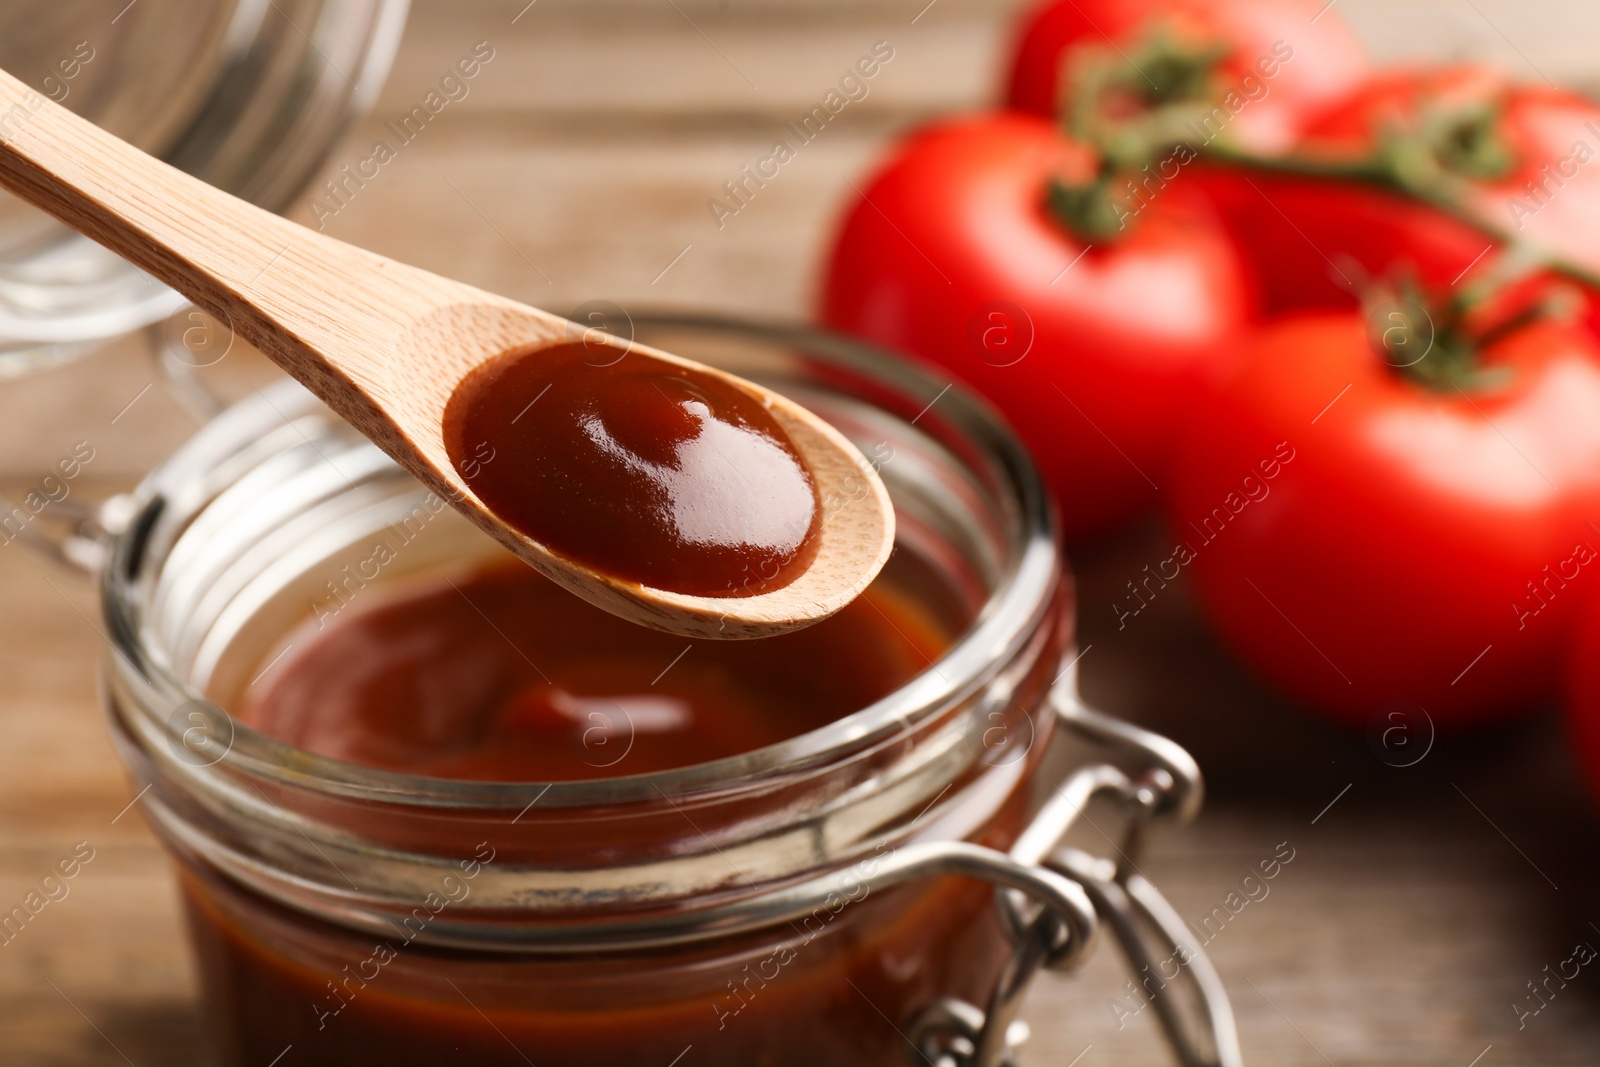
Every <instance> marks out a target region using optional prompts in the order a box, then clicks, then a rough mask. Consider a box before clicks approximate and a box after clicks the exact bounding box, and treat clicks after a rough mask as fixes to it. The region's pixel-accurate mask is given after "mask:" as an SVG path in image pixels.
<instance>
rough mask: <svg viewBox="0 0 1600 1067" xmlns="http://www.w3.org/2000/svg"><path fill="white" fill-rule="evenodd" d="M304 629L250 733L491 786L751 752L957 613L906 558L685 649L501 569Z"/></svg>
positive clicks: (888, 683)
mask: <svg viewBox="0 0 1600 1067" xmlns="http://www.w3.org/2000/svg"><path fill="white" fill-rule="evenodd" d="M378 597H379V598H378V599H374V600H370V601H368V602H367V603H365V604H358V605H353V606H352V607H351V608H350V609H349V610H348V611H347V612H344V613H342V614H340V615H339V616H337V617H336V618H332V619H324V620H321V621H320V623H317V622H313V623H308V624H306V626H305V627H304V628H302V630H300V631H299V632H297V633H295V634H292V635H291V636H290V638H289V639H288V640H287V641H286V642H285V645H284V646H282V647H284V648H286V649H287V651H286V652H285V653H283V658H282V660H281V661H279V662H277V664H276V666H274V667H273V668H272V669H271V671H270V672H269V673H268V674H267V676H266V677H265V678H263V679H262V680H261V681H260V682H259V683H258V684H257V685H255V686H253V687H252V689H251V691H250V693H249V696H248V700H247V702H246V703H245V705H244V706H243V707H241V708H240V716H241V718H242V719H243V720H244V721H245V722H247V723H249V724H250V725H251V726H254V727H255V728H256V729H258V730H261V731H262V732H264V733H266V734H269V735H271V736H273V737H276V738H279V739H280V740H283V741H287V742H289V743H291V744H294V745H297V746H299V747H301V748H304V749H307V750H309V751H311V752H315V753H317V754H319V755H324V756H330V757H333V758H335V759H341V760H346V761H349V762H353V763H359V764H364V765H367V766H371V767H377V768H382V769H385V770H393V771H401V772H406V773H412V774H423V775H432V776H436V777H448V778H465V779H478V780H489V781H531V782H543V781H566V780H577V779H589V778H604V777H614V776H617V775H628V774H643V773H649V772H654V771H661V770H666V769H670V768H674V767H683V766H687V765H690V764H695V763H703V762H707V761H709V760H714V759H720V758H723V757H726V756H733V755H738V754H740V753H743V752H749V751H753V750H755V749H758V748H763V747H765V746H767V745H771V744H776V743H777V742H779V741H783V740H786V739H788V738H791V737H796V736H798V735H800V734H803V733H806V732H808V731H811V730H814V729H817V728H819V727H822V726H825V725H827V724H828V723H830V722H833V721H834V720H835V719H838V718H840V717H841V716H844V715H848V714H850V713H852V712H855V711H858V710H860V709H861V708H864V707H866V706H867V705H869V704H871V703H872V702H873V701H875V700H878V699H879V698H881V697H883V696H885V695H887V694H888V693H890V692H891V691H893V690H894V689H896V688H898V687H899V686H901V685H903V684H904V683H905V682H906V681H908V680H909V679H910V678H911V677H912V676H913V675H915V674H916V673H918V672H919V671H921V670H923V669H924V668H925V667H926V666H927V665H928V663H930V662H931V661H932V660H933V659H935V658H937V657H938V656H939V655H940V653H942V652H943V651H944V650H945V648H946V647H948V645H949V644H950V642H951V640H952V639H953V638H954V636H955V632H956V630H957V628H958V627H959V626H961V625H963V624H964V622H965V617H964V614H963V613H962V611H961V609H960V607H959V606H957V602H956V598H955V594H954V593H953V592H951V591H949V590H948V588H946V587H945V586H944V584H943V581H942V579H940V578H938V577H937V576H936V575H935V574H934V573H933V572H932V570H931V568H930V567H929V566H928V565H927V564H926V563H923V562H921V561H920V559H919V558H918V557H917V556H915V555H913V554H911V553H909V552H906V551H899V552H897V553H896V554H895V555H894V557H892V558H891V560H890V562H889V565H888V566H887V567H886V568H885V570H884V572H883V574H882V575H880V577H879V578H878V580H877V581H875V582H874V583H873V584H872V585H871V586H870V587H868V589H867V591H866V592H865V593H863V594H862V595H861V596H860V597H859V598H858V599H857V600H855V601H854V602H852V603H851V604H849V605H847V606H846V607H845V608H844V609H843V610H842V611H840V612H839V613H838V614H837V615H834V616H833V617H831V618H829V619H826V620H824V621H823V622H821V623H818V624H817V625H816V626H812V627H809V628H807V629H805V630H801V631H797V632H795V633H791V634H785V635H782V636H780V637H773V638H768V639H765V640H761V641H689V640H686V639H685V638H682V637H675V636H671V635H668V634H662V633H657V632H655V631H652V630H646V629H644V628H642V627H639V626H635V625H633V624H632V623H629V622H626V621H624V620H622V619H619V618H617V617H616V616H613V615H610V614H608V613H606V612H604V611H602V610H600V609H599V608H595V607H592V606H591V605H589V604H587V603H585V602H584V601H581V600H579V599H578V598H576V597H574V596H572V595H571V594H569V593H567V592H566V591H564V590H562V589H561V588H559V587H558V586H556V585H555V584H554V583H552V582H551V581H550V580H548V579H546V578H544V577H542V576H541V575H539V574H538V573H537V572H536V571H534V570H533V569H532V568H530V567H527V566H525V565H523V564H521V563H519V562H506V563H503V564H498V565H495V566H492V567H488V568H485V569H483V570H480V571H477V572H475V573H471V574H468V575H461V576H457V577H454V578H427V579H417V580H413V581H410V582H404V583H397V584H396V587H395V588H393V589H391V590H389V591H388V592H387V593H383V594H378Z"/></svg>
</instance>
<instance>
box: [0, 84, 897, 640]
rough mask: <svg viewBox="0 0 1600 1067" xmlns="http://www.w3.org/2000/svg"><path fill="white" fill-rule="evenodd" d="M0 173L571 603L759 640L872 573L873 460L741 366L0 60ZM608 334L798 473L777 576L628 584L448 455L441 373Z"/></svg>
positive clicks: (456, 374)
mask: <svg viewBox="0 0 1600 1067" xmlns="http://www.w3.org/2000/svg"><path fill="white" fill-rule="evenodd" d="M0 186H4V187H5V188H7V189H9V190H10V191H11V192H13V193H15V194H16V195H18V196H19V197H21V198H22V199H24V200H26V201H29V202H30V203H32V204H34V205H35V206H37V207H40V208H42V209H44V210H45V211H48V212H49V213H51V214H53V215H55V216H56V217H57V218H58V219H60V220H61V221H62V222H65V223H66V224H67V225H69V226H72V227H74V228H75V229H78V230H79V231H81V232H82V233H84V234H85V235H87V236H88V237H90V238H92V239H94V240H97V241H99V242H100V243H101V244H103V245H105V246H106V247H108V248H110V249H111V250H112V251H114V252H117V253H118V254H120V255H122V256H123V257H124V258H126V259H128V260H129V261H131V262H132V263H134V264H135V265H136V266H138V267H139V268H141V269H143V270H144V271H146V272H148V273H149V274H151V275H153V276H154V277H156V278H158V279H159V280H161V281H162V282H165V283H166V284H167V285H169V286H171V287H172V288H174V289H176V290H178V291H179V292H181V293H183V294H184V295H185V296H186V297H188V298H189V299H190V300H192V301H194V303H196V304H197V305H199V306H200V307H203V308H205V309H206V310H207V311H209V312H210V313H211V314H213V315H215V316H216V317H217V318H218V319H219V320H221V321H223V322H226V323H228V325H229V326H230V327H231V328H232V329H233V330H234V331H235V332H236V333H237V334H238V335H239V336H240V337H243V338H244V339H245V340H247V341H249V342H250V343H251V344H253V345H255V346H256V347H257V348H259V349H260V350H261V351H262V352H263V353H264V354H265V355H267V356H268V358H270V359H272V360H273V361H274V362H275V363H277V364H278V365H279V366H280V367H282V368H283V369H284V370H285V371H287V372H288V373H289V374H291V375H292V376H293V377H295V378H296V379H298V380H299V381H300V382H301V383H302V384H303V385H305V386H306V387H307V388H308V389H310V390H311V391H312V392H313V393H314V394H316V395H317V397H319V398H320V399H321V400H322V401H324V402H325V403H326V404H328V406H329V407H331V408H332V409H333V410H334V411H335V412H337V413H338V414H339V415H340V416H341V417H343V418H344V419H346V420H347V421H349V422H350V423H351V424H352V425H353V426H355V427H356V429H358V430H360V431H361V433H363V434H365V435H366V436H367V437H368V438H370V439H371V440H372V441H373V442H374V443H375V444H377V445H378V447H379V448H381V449H383V450H384V451H385V452H386V453H388V454H389V455H390V456H391V457H393V458H394V460H395V461H396V462H397V463H399V464H400V465H401V466H403V467H404V468H405V469H406V470H407V471H409V472H410V473H411V474H412V475H414V476H415V477H416V478H417V479H418V480H420V481H421V482H422V483H423V484H424V485H426V486H427V487H428V488H429V489H431V490H433V491H434V492H435V493H438V494H439V495H440V496H441V497H442V498H443V499H444V500H446V501H448V502H449V503H450V504H452V505H453V506H454V507H456V508H457V509H458V510H460V511H461V512H463V513H464V514H465V515H466V516H467V517H468V518H470V519H471V520H472V521H473V522H474V523H476V524H477V525H478V526H479V527H481V528H482V529H483V530H485V531H486V532H488V533H489V534H491V535H493V536H494V537H495V538H497V539H498V540H499V541H500V542H501V543H503V544H504V545H506V547H507V548H509V549H510V550H511V551H512V552H513V553H515V554H516V555H517V556H519V557H520V558H521V559H523V560H524V561H526V562H527V563H529V564H531V565H533V566H534V567H535V568H537V569H538V570H540V571H541V572H543V573H544V574H546V575H547V576H549V577H550V578H551V579H552V580H554V581H555V582H557V583H558V584H560V585H561V586H563V587H564V588H566V589H568V590H570V591H571V592H573V593H575V594H577V595H578V596H580V597H583V598H584V599H585V600H588V601H590V602H591V603H594V604H595V605H597V606H599V607H601V608H604V609H605V610H607V611H610V612H612V613H614V614H617V615H620V616H623V617H624V618H628V619H630V620H632V621H634V622H637V623H640V624H642V625H645V626H650V627H652V628H655V629H658V630H665V631H668V632H671V633H678V634H683V635H685V636H689V637H706V638H752V637H766V636H771V635H775V634H780V633H784V632H786V631H790V630H795V629H799V628H801V627H804V626H809V625H811V624H813V623H816V622H820V621H821V620H823V619H825V618H827V617H828V616H829V615H832V614H833V613H834V612H836V611H838V610H839V609H840V608H842V607H844V605H845V604H847V603H849V602H850V601H851V600H852V599H854V598H855V596H856V595H858V594H859V593H860V592H861V591H862V590H863V589H865V588H866V586H867V584H868V583H870V582H871V581H872V579H873V578H874V577H875V576H876V575H877V573H878V571H879V570H880V569H881V568H882V566H883V564H884V562H885V561H886V560H887V559H888V556H889V552H890V550H891V548H892V547H893V542H894V512H893V508H892V506H891V504H890V501H889V495H888V491H887V490H886V489H885V488H884V486H883V482H882V481H881V480H880V479H879V478H878V475H877V472H876V471H875V469H874V468H873V467H872V465H871V464H870V463H869V462H868V461H867V459H866V458H865V457H864V456H862V454H861V453H860V451H859V450H857V449H856V448H855V446H854V445H852V444H851V443H850V442H849V441H848V440H846V439H845V438H844V436H843V435H841V434H840V433H839V432H838V431H837V430H835V429H833V427H831V426H829V425H828V424H827V423H826V422H824V421H823V420H821V419H819V418H818V417H817V416H815V415H813V414H812V413H811V412H809V411H807V410H806V409H805V408H803V407H801V406H800V405H798V404H795V403H794V402H792V401H790V400H788V399H786V398H784V397H783V396H781V395H779V394H777V393H774V392H772V391H771V390H768V389H764V388H762V387H761V386H760V385H758V384H755V383H753V382H749V381H746V380H745V379H742V378H739V377H736V376H734V375H730V374H727V373H725V372H722V371H719V370H717V369H716V368H713V367H708V366H705V365H704V364H700V363H696V362H694V361H692V360H688V359H684V358H682V357H679V356H675V355H671V354H669V353H666V352H660V351H657V350H655V349H652V348H649V347H647V346H644V345H638V344H633V343H631V342H627V341H624V340H622V339H619V338H616V337H613V336H611V335H609V334H605V333H602V332H600V331H597V330H594V329H592V328H586V327H584V326H581V325H579V324H577V323H573V322H570V321H568V320H566V319H563V318H561V317H560V316H557V315H552V314H550V313H549V312H545V311H541V310H539V309H538V308H533V307H529V306H527V305H524V304H519V303H517V302H516V301H513V300H509V299H506V298H505V297H501V296H496V295H495V294H493V293H488V292H484V291H483V290H480V289H476V288H474V287H472V286H469V285H465V284H463V283H461V282H457V281H453V280H450V279H448V278H443V277H440V276H438V275H435V274H431V273H429V272H427V271H423V270H420V269H418V268H416V267H411V266H408V265H406V264H403V263H399V262H396V261H395V260H391V259H387V258H385V257H383V256H380V255H377V254H375V253H373V252H368V251H366V250H365V249H361V248H357V247H355V246H353V245H349V244H345V243H344V242H342V241H338V240H335V239H334V238H331V237H329V236H327V235H326V234H322V233H318V232H316V231H313V230H310V229H307V228H306V227H304V226H300V225H298V224H296V223H293V222H290V221H288V220H287V219H283V218H280V217H278V216H276V215H273V214H271V213H270V212H267V211H263V210H262V209H260V208H257V207H255V206H254V205H251V204H248V203H245V202H244V201H242V200H239V199H237V198H235V197H232V196H229V195H228V194H226V193H223V192H221V191H220V190H217V189H215V188H213V187H211V186H209V185H207V184H205V183H204V182H202V181H200V180H198V179H196V178H193V177H191V176H190V175H187V174H184V173H183V172H182V171H179V170H177V169H175V168H173V167H171V166H169V165H167V164H166V163H163V162H161V161H159V160H157V159H154V158H152V157H151V156H149V155H146V154H145V153H143V152H141V151H139V150H138V149H136V148H134V147H133V146H131V145H129V144H127V143H126V142H124V141H121V140H119V139H118V138H116V137H114V136H112V135H111V134H108V133H106V132H105V131H103V130H101V129H99V128H98V127H96V126H94V125H93V124H91V123H89V122H87V121H85V120H83V119H81V118H78V117H77V116H76V115H73V114H72V113H71V112H69V111H67V110H66V109H65V108H62V107H60V106H59V105H57V104H55V103H54V102H52V101H49V100H47V99H45V98H44V97H43V96H42V95H41V94H39V93H36V92H33V91H32V90H30V89H29V88H28V87H27V86H25V85H23V84H22V83H21V82H18V81H17V80H16V79H15V78H12V77H11V76H10V75H8V74H6V73H4V72H3V71H0ZM577 341H582V342H583V343H584V344H586V345H589V346H591V347H592V346H596V345H607V346H616V347H618V348H619V350H621V351H623V352H626V353H628V354H631V355H642V356H645V357H648V358H651V359H654V360H658V361H660V362H662V363H663V364H666V365H668V366H672V367H679V368H684V369H687V370H690V371H692V372H694V373H695V374H697V375H709V376H714V377H717V378H721V379H723V380H724V381H726V382H728V383H730V384H732V385H734V386H736V387H737V388H739V389H742V390H744V391H745V392H747V393H749V394H751V395H752V396H754V397H755V398H757V399H758V400H759V401H761V402H762V403H763V404H764V405H765V406H766V408H767V410H768V411H769V412H770V413H771V415H772V416H773V417H774V419H775V420H776V421H777V423H778V424H779V426H780V427H781V428H782V429H783V430H784V431H785V432H786V433H787V434H788V436H789V438H790V441H791V443H792V444H793V446H794V448H795V450H796V452H797V453H798V454H799V456H800V457H801V458H802V459H803V461H804V463H805V465H806V467H807V468H808V469H809V471H810V473H811V477H812V481H813V484H814V486H815V489H816V495H817V501H818V516H819V522H818V525H817V529H816V537H817V549H816V554H815V556H814V557H813V558H812V560H811V562H810V563H809V565H807V567H806V569H805V570H804V571H803V572H802V573H800V574H799V575H798V576H796V577H795V578H794V580H793V581H791V582H790V583H789V584H787V585H784V586H782V587H781V588H777V589H773V590H770V591H764V592H757V593H754V594H753V595H748V596H715V597H712V596H693V595H688V594H683V593H678V592H674V591H672V590H667V589H658V588H654V587H651V586H646V585H641V584H639V583H637V582H634V581H629V580H626V579H622V578H619V577H617V576H616V575H612V574H609V573H606V572H604V571H602V570H598V569H595V568H593V567H589V566H585V565H584V564H582V563H580V562H578V561H576V560H574V559H571V558H569V557H568V556H565V555H563V554H561V553H559V552H556V551H554V550H552V549H550V548H549V547H547V546H545V545H543V544H541V543H540V542H538V541H536V540H534V539H533V538H530V537H528V536H526V535H524V534H523V533H521V532H519V531H517V530H515V529H513V528H512V527H510V526H508V525H507V524H506V523H505V522H503V521H502V520H501V519H500V518H498V517H497V516H496V515H495V514H494V513H493V512H492V511H491V510H490V509H489V508H488V507H486V506H485V505H484V504H483V502H482V501H481V500H480V499H479V498H478V497H477V495H476V494H474V492H473V491H472V489H471V488H470V487H469V486H468V484H467V482H466V481H465V479H463V477H462V476H461V474H460V473H459V472H458V471H457V470H456V468H455V466H454V465H453V464H452V463H451V461H450V458H449V455H448V453H447V450H446V445H445V439H444V433H443V425H444V415H445V408H446V405H447V404H448V403H449V400H450V397H451V395H452V394H453V393H454V391H455V389H456V386H457V385H458V384H460V382H461V381H462V380H463V379H464V378H465V377H466V376H467V375H468V374H469V373H471V372H472V371H473V370H474V369H476V368H477V367H479V366H481V365H482V364H484V363H485V362H487V361H489V360H492V359H495V358H496V357H498V356H501V355H503V354H505V353H508V352H511V351H514V350H524V351H526V350H535V351H536V350H538V349H543V348H548V347H553V346H556V345H565V344H571V343H573V342H577Z"/></svg>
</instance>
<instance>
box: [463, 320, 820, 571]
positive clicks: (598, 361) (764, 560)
mask: <svg viewBox="0 0 1600 1067" xmlns="http://www.w3.org/2000/svg"><path fill="white" fill-rule="evenodd" d="M444 439H445V447H446V449H447V450H448V452H449V455H450V461H451V463H453V464H454V465H455V467H456V470H457V471H458V472H459V473H460V474H461V476H462V478H463V479H464V480H465V481H466V483H467V485H468V486H469V487H470V488H471V489H472V491H473V492H474V493H475V494H477V496H478V499H480V500H481V501H482V502H483V503H484V504H485V505H486V506H487V507H488V508H489V509H490V510H491V511H493V512H494V513H495V514H496V515H497V516H499V517H500V518H501V519H502V520H503V521H505V522H506V523H507V524H508V525H510V526H511V527H513V528H514V529H516V530H518V531H519V532H521V533H523V534H525V535H527V536H528V537H530V538H532V539H533V540H535V541H538V542H539V543H541V544H543V545H544V546H546V547H547V548H550V549H553V550H555V551H556V552H559V553H561V554H562V555H564V556H567V557H568V558H570V559H572V560H574V561H576V562H578V563H580V564H583V565H584V566H587V567H589V568H591V569H593V570H596V571H601V572H604V573H606V574H610V575H613V576H615V577H618V578H622V579H625V580H629V581H634V582H638V583H639V584H641V585H645V586H651V587H654V588H657V589H664V590H668V591H670V592H675V593H681V594H686V595H691V596H707V597H741V596H754V595H756V594H760V593H766V592H771V591H772V590H775V589H780V588H782V587H783V586H786V585H788V584H789V583H790V582H792V581H793V580H794V579H795V578H797V577H799V576H800V575H801V574H802V573H804V572H805V569H806V567H807V566H808V565H809V564H810V562H811V560H812V558H813V557H814V556H815V555H816V551H817V542H818V528H819V527H820V524H821V523H820V518H821V516H820V513H821V508H820V505H819V501H818V499H817V490H816V485H815V482H814V481H813V479H812V476H811V472H810V471H809V470H808V469H807V467H806V464H805V461H804V460H803V459H802V458H801V457H800V454H799V452H798V451H797V450H796V448H795V446H794V444H793V442H792V441H791V440H790V439H789V436H788V434H787V433H786V432H785V431H784V429H783V427H782V426H780V425H779V424H778V421H777V419H776V418H775V417H774V416H773V414H772V413H771V411H769V410H768V408H767V406H766V404H765V403H764V402H763V401H762V400H761V399H760V398H758V397H756V396H754V395H752V394H751V393H748V392H746V391H745V390H743V389H741V388H739V387H738V386H736V385H733V384H731V383H729V382H726V381H724V380H723V379H721V378H719V377H717V376H715V375H711V374H707V373H704V372H703V371H697V370H691V369H688V368H685V367H680V366H678V365H676V364H672V363H668V362H666V361H664V360H659V359H656V358H655V357H653V356H649V355H646V354H644V353H642V352H638V351H636V350H627V349H623V348H620V347H616V346H613V345H598V344H585V343H576V342H575V343H569V344H560V345H555V346H552V347H548V348H539V349H520V350H516V351H512V352H509V353H506V354H505V355H502V356H498V357H496V358H494V359H492V360H489V361H488V362H487V363H485V364H483V365H482V366H480V367H477V368H475V369H474V370H473V371H472V372H471V373H469V374H468V375H467V376H466V377H465V378H464V379H463V380H462V381H461V383H460V384H459V385H458V386H457V387H456V390H455V392H454V393H453V394H452V395H451V397H450V402H449V404H448V406H447V407H446V409H445V417H444Z"/></svg>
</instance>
